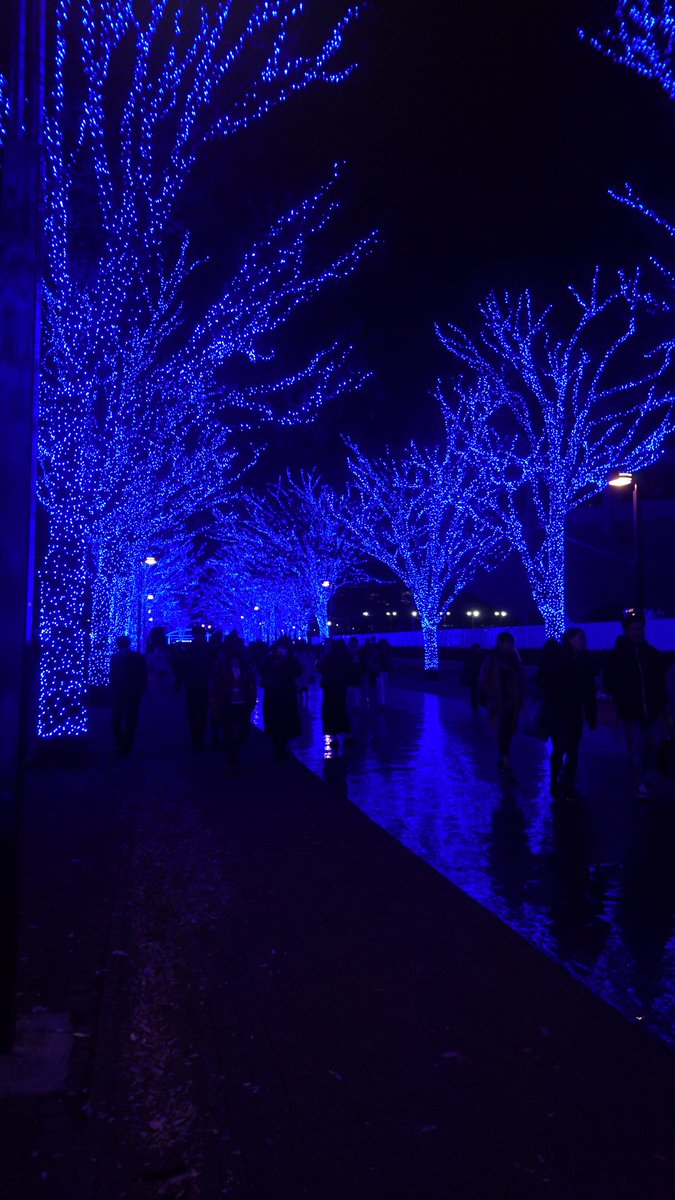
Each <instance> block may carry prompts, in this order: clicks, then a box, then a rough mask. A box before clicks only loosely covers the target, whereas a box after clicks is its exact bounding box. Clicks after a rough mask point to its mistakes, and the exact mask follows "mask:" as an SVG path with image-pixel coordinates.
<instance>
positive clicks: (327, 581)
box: [321, 579, 330, 587]
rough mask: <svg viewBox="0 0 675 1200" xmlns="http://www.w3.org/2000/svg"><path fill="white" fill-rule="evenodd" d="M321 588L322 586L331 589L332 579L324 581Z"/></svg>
mask: <svg viewBox="0 0 675 1200" xmlns="http://www.w3.org/2000/svg"><path fill="white" fill-rule="evenodd" d="M321 586H322V587H330V579H324V581H323V583H322V584H321Z"/></svg>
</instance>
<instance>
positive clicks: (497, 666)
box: [478, 630, 525, 773]
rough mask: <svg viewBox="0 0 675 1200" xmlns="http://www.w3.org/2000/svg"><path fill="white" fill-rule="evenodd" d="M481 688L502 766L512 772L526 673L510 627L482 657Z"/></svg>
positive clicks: (479, 689) (500, 765)
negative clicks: (511, 753)
mask: <svg viewBox="0 0 675 1200" xmlns="http://www.w3.org/2000/svg"><path fill="white" fill-rule="evenodd" d="M478 691H479V694H480V696H481V698H482V699H483V701H484V704H485V707H486V708H487V711H488V717H489V720H490V727H491V729H492V731H493V733H495V734H496V737H497V754H498V760H499V769H500V771H504V772H506V773H511V771H512V767H511V759H510V751H511V740H512V738H513V735H514V733H515V732H516V729H517V728H518V720H519V717H520V710H521V708H522V707H523V700H524V698H525V677H524V674H523V667H522V663H521V661H520V655H519V654H518V651H517V650H516V641H515V638H514V636H513V634H512V633H509V632H508V631H507V630H505V631H504V632H503V633H500V634H499V635H498V637H497V642H496V645H495V647H494V649H493V650H489V651H488V653H487V654H486V655H485V658H484V659H483V663H482V666H481V669H480V675H479V678H478Z"/></svg>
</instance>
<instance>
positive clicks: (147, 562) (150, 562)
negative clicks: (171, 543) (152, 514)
mask: <svg viewBox="0 0 675 1200" xmlns="http://www.w3.org/2000/svg"><path fill="white" fill-rule="evenodd" d="M141 566H142V567H156V566H157V559H156V558H155V556H154V554H146V556H145V558H144V559H143V562H142V563H141ZM142 583H143V576H142V574H141V578H140V579H139V581H138V612H137V615H136V650H137V651H138V652H139V653H140V649H141V625H142V619H143V617H142V606H143V593H144V592H145V588H144V587H141V584H142Z"/></svg>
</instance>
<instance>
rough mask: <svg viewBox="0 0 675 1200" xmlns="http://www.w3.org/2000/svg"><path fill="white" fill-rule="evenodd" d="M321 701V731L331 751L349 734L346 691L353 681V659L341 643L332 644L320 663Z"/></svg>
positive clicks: (337, 747)
mask: <svg viewBox="0 0 675 1200" xmlns="http://www.w3.org/2000/svg"><path fill="white" fill-rule="evenodd" d="M319 672H320V675H321V687H322V688H323V701H322V704H321V719H322V721H323V731H324V734H325V735H326V737H327V738H328V739H329V742H330V745H331V747H332V748H333V749H334V750H336V749H339V747H340V737H341V736H344V735H346V734H348V733H349V731H350V722H349V714H348V712H347V688H348V687H349V686H350V681H351V678H352V658H351V655H350V653H349V649H348V647H347V646H346V645H345V643H344V642H342V641H336V642H332V643H331V645H330V647H329V649H328V651H327V653H326V654H325V655H324V657H323V658H322V660H321V662H320V663H319Z"/></svg>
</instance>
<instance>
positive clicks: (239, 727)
mask: <svg viewBox="0 0 675 1200" xmlns="http://www.w3.org/2000/svg"><path fill="white" fill-rule="evenodd" d="M255 701H256V681H255V671H254V670H253V667H252V666H251V664H250V662H249V660H248V657H247V655H246V648H245V646H244V643H243V641H242V640H241V638H240V637H239V635H238V634H237V633H230V634H228V636H227V637H226V638H225V639H224V640H223V641H222V644H221V645H220V648H219V651H218V656H217V658H216V659H215V661H214V662H213V664H212V666H211V671H210V674H209V708H210V711H211V722H212V727H213V732H214V745H216V746H218V745H219V746H222V748H223V750H224V751H225V754H226V756H227V760H228V763H229V764H230V766H232V767H235V766H236V765H237V761H238V758H239V751H240V750H241V748H242V746H243V745H244V742H245V741H246V738H247V736H248V732H249V729H250V727H251V713H252V712H253V709H254V708H255Z"/></svg>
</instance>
